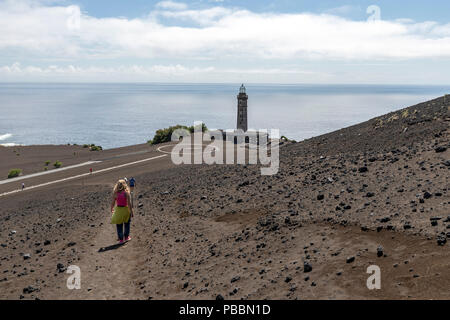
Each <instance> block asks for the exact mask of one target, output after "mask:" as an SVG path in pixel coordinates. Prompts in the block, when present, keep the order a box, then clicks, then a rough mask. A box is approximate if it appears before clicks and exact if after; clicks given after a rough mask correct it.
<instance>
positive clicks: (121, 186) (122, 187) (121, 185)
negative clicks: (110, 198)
mask: <svg viewBox="0 0 450 320" xmlns="http://www.w3.org/2000/svg"><path fill="white" fill-rule="evenodd" d="M122 191H125V192H127V193H130V190H128V185H127V183H126V182H125V180H123V179H120V180H119V181H117V183H116V185H115V186H114V191H113V192H114V193H117V192H122Z"/></svg>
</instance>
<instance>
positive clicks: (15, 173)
mask: <svg viewBox="0 0 450 320" xmlns="http://www.w3.org/2000/svg"><path fill="white" fill-rule="evenodd" d="M21 173H22V169H11V170H9V173H8V179H11V178H15V177H18V176H20V174H21Z"/></svg>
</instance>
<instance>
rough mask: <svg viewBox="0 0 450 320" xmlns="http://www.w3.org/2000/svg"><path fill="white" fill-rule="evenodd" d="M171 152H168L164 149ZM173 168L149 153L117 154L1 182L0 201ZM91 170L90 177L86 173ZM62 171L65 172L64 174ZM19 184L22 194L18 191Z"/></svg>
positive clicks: (154, 152)
mask: <svg viewBox="0 0 450 320" xmlns="http://www.w3.org/2000/svg"><path fill="white" fill-rule="evenodd" d="M165 150H170V148H169V147H168V148H165ZM170 166H174V164H172V162H171V161H170V155H169V154H166V153H163V152H160V151H158V149H150V150H145V151H142V152H135V153H128V154H117V155H115V156H114V157H110V158H108V159H102V161H91V162H89V163H80V164H78V165H73V166H70V167H66V168H61V169H57V170H52V171H48V172H42V173H37V174H31V175H27V176H24V177H18V178H15V179H13V180H12V179H10V180H9V181H8V180H6V181H0V197H7V196H13V195H18V194H23V195H25V194H27V193H29V192H32V191H36V190H37V189H39V190H41V189H45V187H47V188H48V187H60V186H62V185H67V184H78V185H79V184H95V183H106V182H107V181H109V182H110V183H114V182H115V181H116V180H117V179H119V178H123V177H131V176H133V175H138V174H140V173H144V172H149V171H153V170H161V169H164V168H168V167H170ZM90 168H92V169H93V172H92V174H91V173H90V172H89V169H90ZM63 169H64V170H63ZM22 182H24V183H25V190H24V191H22V190H21V185H22Z"/></svg>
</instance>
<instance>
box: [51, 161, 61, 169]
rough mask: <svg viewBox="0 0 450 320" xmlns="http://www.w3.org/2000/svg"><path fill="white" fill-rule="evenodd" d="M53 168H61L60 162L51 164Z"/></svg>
mask: <svg viewBox="0 0 450 320" xmlns="http://www.w3.org/2000/svg"><path fill="white" fill-rule="evenodd" d="M53 166H54V167H55V168H61V166H62V162H61V161H56V162H55V163H54V164H53Z"/></svg>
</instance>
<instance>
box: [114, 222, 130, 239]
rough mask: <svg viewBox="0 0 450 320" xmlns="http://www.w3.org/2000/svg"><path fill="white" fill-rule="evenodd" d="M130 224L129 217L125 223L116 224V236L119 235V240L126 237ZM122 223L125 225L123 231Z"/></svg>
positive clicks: (128, 233)
mask: <svg viewBox="0 0 450 320" xmlns="http://www.w3.org/2000/svg"><path fill="white" fill-rule="evenodd" d="M130 224H131V218H130V219H129V220H128V222H127V223H122V224H118V225H117V236H118V237H119V240H124V239H126V238H128V236H129V235H130ZM124 225H125V232H124V230H123V229H124Z"/></svg>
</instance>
